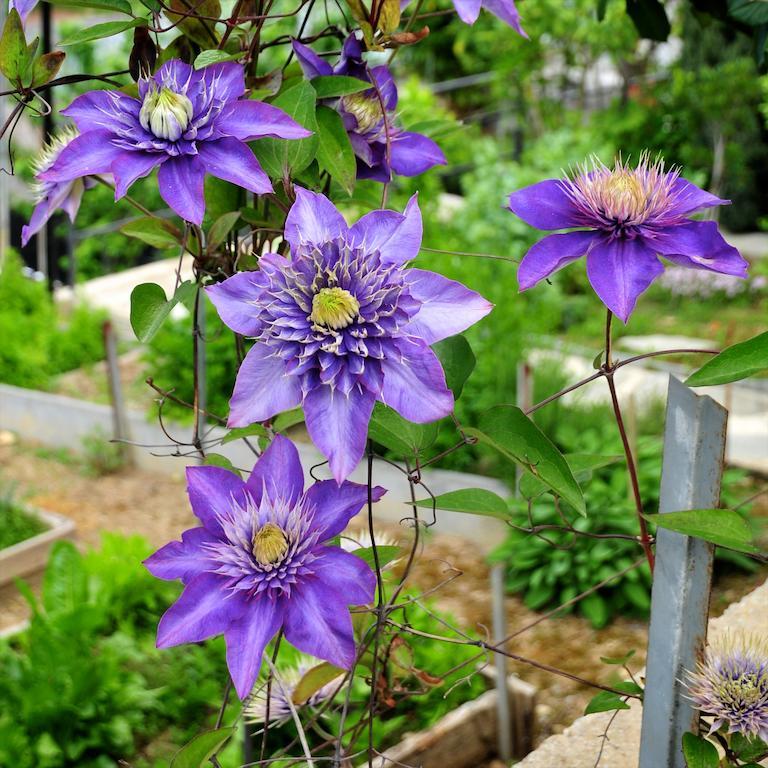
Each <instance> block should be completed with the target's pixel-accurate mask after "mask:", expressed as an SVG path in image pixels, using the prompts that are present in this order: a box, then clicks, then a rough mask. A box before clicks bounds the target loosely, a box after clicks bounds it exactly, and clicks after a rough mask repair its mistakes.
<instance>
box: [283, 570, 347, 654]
mask: <svg viewBox="0 0 768 768" xmlns="http://www.w3.org/2000/svg"><path fill="white" fill-rule="evenodd" d="M284 627H285V639H286V640H287V641H288V642H289V643H290V644H291V645H294V646H296V648H298V649H299V650H300V651H304V653H309V654H310V655H312V656H316V657H317V658H318V659H323V660H324V661H329V662H330V663H331V664H335V665H336V666H337V667H341V668H342V669H349V668H350V667H351V666H352V664H353V663H354V661H355V636H354V633H353V630H352V619H351V617H350V615H349V611H348V610H347V607H346V606H345V605H342V602H341V599H340V596H339V595H337V594H336V592H335V590H333V589H330V588H329V587H327V586H326V585H325V584H324V583H323V582H322V581H320V580H317V581H307V582H305V583H303V584H302V585H301V589H300V590H296V591H295V592H294V593H293V594H292V595H291V610H290V611H289V612H288V613H287V614H286V616H285V625H284Z"/></svg>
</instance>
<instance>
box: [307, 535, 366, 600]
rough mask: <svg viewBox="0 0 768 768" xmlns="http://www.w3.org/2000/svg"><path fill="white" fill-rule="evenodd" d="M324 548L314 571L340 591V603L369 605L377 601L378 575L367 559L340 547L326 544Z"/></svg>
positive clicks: (328, 584) (328, 585)
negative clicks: (375, 598)
mask: <svg viewBox="0 0 768 768" xmlns="http://www.w3.org/2000/svg"><path fill="white" fill-rule="evenodd" d="M320 551H321V552H322V555H321V556H320V557H319V558H318V559H317V560H315V562H313V563H312V570H313V571H314V572H315V575H316V576H317V577H318V578H319V579H320V580H321V581H322V582H323V584H324V585H325V586H326V587H327V588H329V589H331V590H333V591H334V592H335V593H336V595H337V600H338V601H339V602H343V603H346V604H347V605H367V604H368V603H370V602H372V601H373V596H374V592H375V590H376V576H375V574H374V573H373V571H372V570H371V568H370V566H369V565H368V563H366V562H365V560H363V559H362V558H360V557H357V556H356V555H354V554H353V553H351V552H345V551H344V550H343V549H341V548H340V547H323V548H322V549H321V550H320Z"/></svg>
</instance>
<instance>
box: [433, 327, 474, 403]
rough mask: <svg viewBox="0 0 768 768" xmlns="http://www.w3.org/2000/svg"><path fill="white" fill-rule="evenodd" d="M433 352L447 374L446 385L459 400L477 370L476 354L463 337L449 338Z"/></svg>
mask: <svg viewBox="0 0 768 768" xmlns="http://www.w3.org/2000/svg"><path fill="white" fill-rule="evenodd" d="M432 350H433V351H434V353H435V354H436V355H437V357H438V358H439V360H440V362H441V363H442V366H443V371H444V372H445V383H446V384H447V385H448V389H450V390H451V392H453V397H454V398H455V399H456V400H458V399H459V398H460V397H461V392H462V390H463V389H464V384H465V383H466V381H467V379H468V378H469V377H470V375H471V374H472V371H473V370H474V369H475V363H476V362H477V360H476V359H475V353H474V352H473V351H472V347H470V346H469V342H468V341H467V340H466V339H465V338H464V337H463V336H461V335H458V336H449V337H448V338H447V339H443V340H442V341H438V342H437V343H436V344H433V345H432Z"/></svg>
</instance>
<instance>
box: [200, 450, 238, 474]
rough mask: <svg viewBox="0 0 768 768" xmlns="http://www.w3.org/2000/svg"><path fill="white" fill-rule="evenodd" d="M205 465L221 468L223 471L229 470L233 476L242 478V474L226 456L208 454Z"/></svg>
mask: <svg viewBox="0 0 768 768" xmlns="http://www.w3.org/2000/svg"><path fill="white" fill-rule="evenodd" d="M203 463H204V464H205V465H207V466H209V467H221V468H222V469H227V470H229V471H230V472H231V473H232V474H233V475H237V476H238V477H240V473H239V472H238V471H237V468H236V467H235V465H234V464H233V463H232V462H231V461H230V460H229V459H228V458H227V457H226V456H222V455H221V454H220V453H206V454H205V461H204V462H203Z"/></svg>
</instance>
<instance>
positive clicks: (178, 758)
mask: <svg viewBox="0 0 768 768" xmlns="http://www.w3.org/2000/svg"><path fill="white" fill-rule="evenodd" d="M234 733H235V729H234V728H218V729H217V730H215V731H206V732H205V733H199V734H198V735H197V736H195V738H194V739H192V741H190V742H188V743H187V744H185V745H184V746H183V747H182V748H181V749H180V750H179V751H178V752H177V753H176V754H175V755H174V756H173V760H171V768H204V766H206V765H208V761H209V760H210V759H211V758H212V757H213V756H214V755H215V754H216V753H217V752H218V751H219V750H220V749H221V748H222V747H223V746H224V744H226V743H227V741H229V739H230V738H231V737H232V736H233V734H234Z"/></svg>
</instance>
